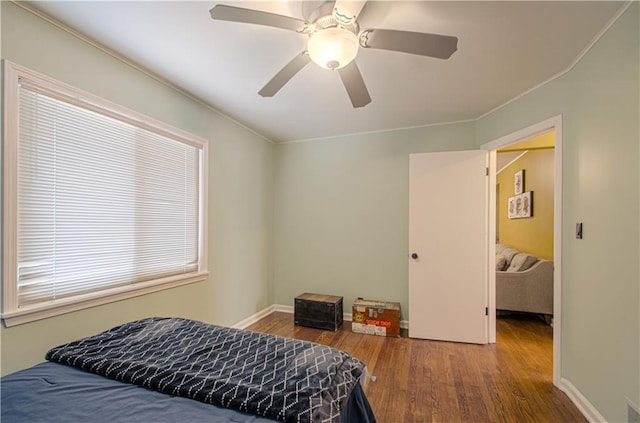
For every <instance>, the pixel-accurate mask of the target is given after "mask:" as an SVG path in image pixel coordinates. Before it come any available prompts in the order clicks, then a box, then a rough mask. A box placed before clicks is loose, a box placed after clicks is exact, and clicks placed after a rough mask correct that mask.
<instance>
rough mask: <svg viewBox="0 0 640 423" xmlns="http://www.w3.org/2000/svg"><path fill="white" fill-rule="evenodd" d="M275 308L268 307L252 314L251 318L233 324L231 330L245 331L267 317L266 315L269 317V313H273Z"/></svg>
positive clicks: (272, 306)
mask: <svg viewBox="0 0 640 423" xmlns="http://www.w3.org/2000/svg"><path fill="white" fill-rule="evenodd" d="M275 308H276V306H275V305H270V306H269V307H267V308H265V309H262V310H260V311H259V312H257V313H254V314H252V315H251V316H249V317H247V318H246V319H243V320H240V321H239V322H238V323H236V324H234V325H233V326H231V327H232V328H236V329H245V328H247V327H249V326H251V325H252V324H254V323H256V322H257V321H258V320H260V319H262V318H264V317H267V316H268V315H270V314H271V313H273V312H274V311H276V310H275Z"/></svg>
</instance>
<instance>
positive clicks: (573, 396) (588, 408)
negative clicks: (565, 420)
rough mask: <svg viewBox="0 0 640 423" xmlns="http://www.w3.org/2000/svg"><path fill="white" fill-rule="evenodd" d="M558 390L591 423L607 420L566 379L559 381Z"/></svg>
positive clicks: (602, 422) (601, 422)
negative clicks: (565, 395)
mask: <svg viewBox="0 0 640 423" xmlns="http://www.w3.org/2000/svg"><path fill="white" fill-rule="evenodd" d="M557 386H558V388H560V390H561V391H562V392H564V393H565V394H567V396H568V397H569V399H570V400H571V402H573V403H574V404H575V406H576V407H577V408H578V410H580V412H581V413H582V414H583V415H584V416H585V417H586V419H587V420H589V421H590V422H592V423H604V422H606V421H607V419H605V418H604V416H603V415H602V414H600V412H598V410H597V409H596V408H595V407H594V406H593V404H591V403H590V402H589V400H587V398H586V397H585V396H584V395H582V393H581V392H580V391H579V390H578V388H576V387H575V386H574V385H573V384H572V383H571V382H569V381H568V380H567V379H564V378H563V379H560V383H559V384H558V385H557Z"/></svg>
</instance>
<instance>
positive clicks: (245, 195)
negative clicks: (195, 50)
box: [0, 2, 273, 374]
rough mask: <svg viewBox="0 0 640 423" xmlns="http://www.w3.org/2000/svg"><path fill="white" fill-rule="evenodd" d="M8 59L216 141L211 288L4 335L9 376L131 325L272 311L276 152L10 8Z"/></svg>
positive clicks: (5, 17)
mask: <svg viewBox="0 0 640 423" xmlns="http://www.w3.org/2000/svg"><path fill="white" fill-rule="evenodd" d="M1 8H2V15H1V16H2V58H6V59H8V60H11V61H13V62H15V63H18V64H21V65H24V66H27V67H29V68H31V69H33V70H36V71H38V72H41V73H44V74H46V75H48V76H51V77H53V78H56V79H58V80H61V81H63V82H66V83H69V84H72V85H74V86H76V87H78V88H81V89H83V90H86V91H89V92H91V93H93V94H96V95H99V96H101V97H104V98H106V99H108V100H110V101H113V102H115V103H118V104H121V105H123V106H125V107H128V108H131V109H133V110H136V111H138V112H141V113H144V114H146V115H149V116H151V117H154V118H156V119H159V120H161V121H164V122H166V123H168V124H170V125H173V126H175V127H178V128H180V129H183V130H186V131H189V132H192V133H194V134H196V135H199V136H201V137H203V138H205V139H207V140H208V141H209V148H210V149H209V153H210V157H209V176H210V177H209V187H208V195H209V203H208V207H209V210H208V212H209V254H208V259H209V269H210V272H211V275H210V277H209V279H208V280H207V281H205V282H201V283H196V284H191V285H187V286H184V287H179V288H174V289H169V290H165V291H161V292H157V293H154V294H150V295H145V296H142V297H137V298H133V299H129V300H124V301H119V302H116V303H112V304H108V305H103V306H99V307H94V308H91V309H87V310H83V311H78V312H74V313H69V314H65V315H62V316H58V317H54V318H49V319H45V320H41V321H37V322H33V323H28V324H24V325H20V326H15V327H11V328H5V327H2V328H0V342H1V343H2V346H1V353H2V355H1V371H2V373H3V374H6V373H8V372H11V371H14V370H16V369H19V368H23V367H26V366H28V365H31V364H34V363H37V362H40V361H43V358H44V354H45V352H46V351H47V349H48V348H51V347H53V346H55V345H58V344H60V343H62V342H66V341H69V340H72V339H75V338H78V337H81V336H87V335H91V334H94V333H96V332H98V331H101V330H104V329H107V328H109V327H112V326H114V325H116V324H120V323H123V322H125V321H128V320H132V319H136V318H141V317H148V316H156V315H162V316H182V317H188V318H194V319H199V320H204V321H207V322H212V323H218V324H234V323H236V322H238V321H240V320H242V319H244V318H246V317H247V316H250V315H252V314H254V313H255V312H257V311H260V310H263V309H264V308H265V307H268V306H269V305H270V304H271V293H270V286H271V282H270V275H271V263H272V259H271V253H270V251H271V248H270V246H271V220H272V216H271V213H272V203H271V198H272V194H271V190H272V186H273V181H272V178H273V169H272V167H273V145H272V144H271V143H269V142H267V141H265V140H264V139H262V138H260V137H258V136H257V135H255V134H253V133H252V132H250V131H248V130H246V129H244V128H242V127H240V126H238V125H236V124H235V123H233V122H232V121H230V120H229V119H227V118H225V117H223V116H221V115H220V114H218V113H216V112H214V111H212V110H210V109H207V108H205V107H203V106H201V105H199V104H198V103H196V102H195V101H193V100H191V99H189V98H188V97H186V96H184V95H182V94H180V93H178V92H177V91H175V90H173V89H171V88H169V87H167V86H165V85H163V84H161V83H159V82H158V81H156V80H154V79H152V78H150V77H149V76H147V75H145V74H143V73H142V72H139V71H137V70H135V69H134V68H132V67H130V66H129V65H127V64H125V63H123V62H121V61H119V60H117V59H114V58H113V57H111V56H109V55H107V54H105V53H104V52H102V51H100V50H98V49H96V48H95V47H92V46H91V45H89V44H87V43H85V42H83V41H80V40H79V39H77V38H76V37H74V36H72V35H70V34H68V33H66V32H64V31H62V30H60V29H59V28H57V27H55V26H53V25H51V24H49V23H47V22H45V21H44V20H42V19H40V18H38V17H36V16H35V15H32V14H31V13H29V12H27V11H25V10H23V9H22V8H20V7H18V6H16V5H15V4H13V3H10V2H1Z"/></svg>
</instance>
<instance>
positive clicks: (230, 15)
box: [209, 4, 308, 32]
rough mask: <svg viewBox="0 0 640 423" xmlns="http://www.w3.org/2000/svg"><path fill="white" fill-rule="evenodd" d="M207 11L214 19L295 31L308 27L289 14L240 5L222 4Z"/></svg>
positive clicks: (301, 30)
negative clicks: (262, 10)
mask: <svg viewBox="0 0 640 423" xmlns="http://www.w3.org/2000/svg"><path fill="white" fill-rule="evenodd" d="M209 13H210V14H211V18H212V19H216V20H221V21H232V22H242V23H251V24H256V25H265V26H272V27H276V28H282V29H289V30H291V31H296V32H303V31H304V30H305V29H306V28H307V27H308V24H307V23H306V22H305V21H302V20H300V19H296V18H292V17H290V16H283V15H276V14H275V13H269V12H261V11H259V10H253V9H243V8H241V7H233V6H226V5H223V4H218V5H216V6H214V7H213V9H211V10H210V11H209Z"/></svg>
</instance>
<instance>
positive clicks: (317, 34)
mask: <svg viewBox="0 0 640 423" xmlns="http://www.w3.org/2000/svg"><path fill="white" fill-rule="evenodd" d="M365 3H366V0H365V1H348V0H337V1H335V2H333V1H329V2H325V3H323V4H322V5H320V6H319V7H318V8H317V9H316V10H315V11H314V12H313V13H312V14H311V15H310V18H309V21H304V20H301V19H297V18H294V17H290V16H283V15H278V14H274V13H269V12H262V11H259V10H253V9H244V8H240V7H234V6H226V5H222V4H219V5H216V6H214V7H213V8H212V9H211V10H210V11H209V12H210V13H211V18H212V19H216V20H223V21H232V22H243V23H251V24H257V25H265V26H271V27H275V28H281V29H287V30H290V31H295V32H297V33H300V34H306V35H308V36H309V40H308V42H307V50H305V51H303V52H302V53H300V54H298V55H296V57H294V58H293V60H291V61H290V62H289V63H287V64H286V65H285V67H284V68H282V69H281V70H280V71H279V72H278V73H277V74H276V75H275V76H274V77H273V78H272V79H271V80H270V81H269V82H267V84H266V85H265V86H264V87H263V88H262V89H261V90H260V91H259V92H258V94H260V95H261V96H263V97H272V96H273V95H275V94H276V93H277V92H278V91H279V90H280V89H281V88H282V87H283V86H284V85H285V84H286V83H287V82H288V81H289V80H290V79H291V78H293V77H294V76H295V75H296V74H297V73H298V72H299V71H300V70H302V68H304V67H305V66H306V65H307V64H308V63H309V61H313V62H314V63H316V64H318V65H319V66H321V67H323V68H325V69H330V70H337V71H338V73H339V74H340V79H341V80H342V83H343V84H344V87H345V89H346V90H347V93H348V94H349V98H350V99H351V104H353V107H363V106H366V105H367V104H369V103H370V102H371V97H370V96H369V91H368V90H367V86H366V85H365V83H364V80H363V79H362V74H361V73H360V69H358V65H357V64H356V62H355V60H354V59H355V57H356V55H357V54H358V49H359V48H360V47H362V48H374V49H382V50H393V51H400V52H403V53H411V54H417V55H421V56H429V57H436V58H439V59H448V58H449V57H451V55H452V54H453V53H454V52H455V51H456V50H457V48H458V47H457V46H458V38H457V37H452V36H448V35H438V34H427V33H421V32H409V31H399V30H393V29H363V30H360V28H359V25H358V21H357V19H358V15H359V14H360V12H361V11H362V8H363V7H364V5H365Z"/></svg>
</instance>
